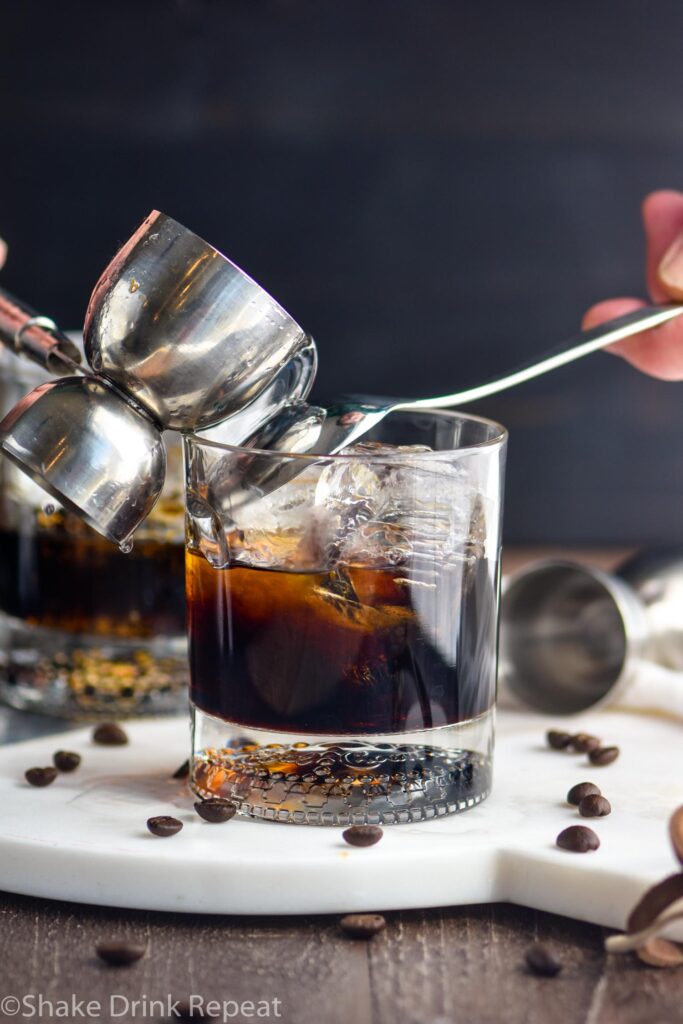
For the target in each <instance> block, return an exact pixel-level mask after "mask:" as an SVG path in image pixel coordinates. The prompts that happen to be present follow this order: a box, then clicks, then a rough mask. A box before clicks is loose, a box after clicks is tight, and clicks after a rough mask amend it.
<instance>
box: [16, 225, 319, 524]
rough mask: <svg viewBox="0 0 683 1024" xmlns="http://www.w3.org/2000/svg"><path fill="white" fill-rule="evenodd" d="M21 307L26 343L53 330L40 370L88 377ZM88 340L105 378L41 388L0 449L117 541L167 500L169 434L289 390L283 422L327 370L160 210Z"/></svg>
mask: <svg viewBox="0 0 683 1024" xmlns="http://www.w3.org/2000/svg"><path fill="white" fill-rule="evenodd" d="M16 308H17V316H16V318H15V319H16V323H17V329H16V332H15V340H16V339H19V340H20V341H21V342H22V346H23V347H24V348H25V347H26V345H27V344H28V342H29V341H30V340H31V338H32V333H33V334H35V335H36V336H37V335H38V334H39V332H42V333H41V334H40V337H37V342H38V345H37V349H38V352H37V354H38V356H39V361H41V362H42V363H43V365H48V364H49V365H50V368H52V369H55V370H56V369H57V368H58V366H61V365H64V364H65V365H66V366H67V368H69V369H71V370H72V372H73V371H76V372H78V367H77V366H76V365H75V363H74V362H71V361H70V359H69V357H70V356H71V355H72V354H73V353H71V352H70V351H67V350H66V349H65V348H64V344H63V336H61V335H57V336H56V328H55V327H54V325H51V324H49V323H48V322H47V321H44V322H43V326H42V327H41V326H40V321H42V319H43V318H37V319H36V318H28V319H30V320H32V322H31V323H28V322H27V316H26V314H25V313H24V314H23V321H22V310H21V308H20V307H18V306H17V307H16ZM1 312H2V310H0V313H1ZM8 322H9V321H8ZM22 323H23V326H21V325H22ZM46 324H47V325H48V329H47V330H46V328H45V325H46ZM6 333H7V331H5V334H6ZM84 337H85V351H86V355H87V358H88V361H89V363H90V366H91V367H92V370H93V371H94V373H92V374H89V373H83V372H81V375H79V376H71V377H67V378H63V379H60V380H57V381H54V382H49V383H47V384H43V385H41V386H40V387H38V388H36V389H35V390H34V391H32V392H31V393H30V394H29V395H27V396H26V397H25V398H24V399H23V400H22V401H21V402H19V404H18V405H17V406H15V408H14V409H13V410H12V411H11V412H10V413H9V414H8V415H7V416H6V417H5V419H4V420H3V422H2V424H0V447H1V448H2V450H3V451H4V453H5V454H6V455H8V456H9V458H10V459H12V460H14V461H15V462H16V463H17V464H18V465H19V466H20V468H22V469H23V470H24V471H25V472H27V473H29V475H31V476H32V477H33V479H34V480H36V482H37V483H38V484H39V485H40V486H41V487H43V488H44V489H45V490H47V491H48V492H49V493H50V494H52V495H53V496H54V497H55V498H57V500H58V501H60V502H61V503H62V504H64V505H65V506H66V507H67V508H69V509H71V510H73V511H75V512H77V513H78V514H79V515H80V516H81V517H82V518H84V519H85V520H86V521H87V522H88V523H90V525H91V526H93V527H94V528H95V529H96V530H98V531H99V532H100V533H102V534H104V536H106V537H108V538H109V539H110V540H112V541H114V542H115V543H117V544H125V543H126V542H127V541H128V539H129V537H130V536H131V534H132V533H133V532H134V530H135V529H136V527H137V526H138V525H139V524H140V523H141V522H142V520H143V519H145V517H146V516H147V515H148V514H149V512H150V511H151V509H152V507H153V505H154V503H155V502H156V500H157V498H158V496H159V493H160V491H161V488H162V486H163V482H164V477H165V471H166V465H165V454H164V447H163V444H162V440H161V435H162V431H163V430H165V429H171V430H201V429H202V428H204V427H208V426H210V425H212V424H214V423H217V422H219V421H223V420H225V419H226V418H228V417H231V416H233V415H234V414H237V413H239V412H240V411H242V410H245V409H247V408H248V407H249V406H250V405H251V404H252V403H254V402H256V400H257V399H258V400H261V402H260V404H263V401H262V400H263V398H264V396H266V394H270V395H273V396H275V392H276V390H277V388H276V386H275V385H274V382H278V381H279V382H280V384H281V385H282V386H281V387H280V392H281V391H282V389H283V388H284V391H285V394H284V395H281V394H280V395H279V396H278V401H275V402H274V404H273V406H272V408H270V409H269V410H268V413H272V412H273V411H274V410H275V409H277V407H278V405H280V404H282V402H283V401H284V400H288V399H303V398H305V397H306V395H307V394H308V391H309V390H310V387H311V386H312V383H313V379H314V376H315V369H316V362H317V361H316V352H315V346H314V344H313V342H312V340H311V339H310V338H309V337H308V336H307V335H306V334H305V333H304V331H303V330H302V328H301V327H300V326H299V325H298V324H297V323H296V322H295V321H294V320H293V319H292V318H291V317H290V316H289V315H288V314H287V313H286V312H285V310H284V309H282V307H281V306H280V305H279V304H278V303H277V302H276V301H275V300H274V299H273V298H271V296H270V295H269V294H268V293H267V292H266V291H264V289H263V288H261V287H260V286H259V285H258V284H256V282H255V281H253V280H252V279H251V278H250V277H248V276H247V274H245V273H244V272H243V271H242V270H240V269H239V268H238V267H236V266H235V265H234V264H233V263H231V262H230V261H229V260H228V259H226V257H225V256H223V255H222V254H221V253H220V252H218V251H217V250H216V249H214V248H213V247H212V246H210V245H208V243H206V242H205V241H203V239H201V238H199V237H198V236H197V235H195V234H193V233H192V232H191V231H188V230H187V229H186V228H184V227H183V226H182V225H180V224H178V223H177V222H176V221H174V220H172V219H171V218H170V217H167V216H165V215H164V214H162V213H158V212H156V211H155V212H153V213H152V214H150V216H149V217H147V219H146V220H145V221H144V222H143V224H142V225H141V226H140V227H139V228H138V230H137V231H136V232H135V234H134V235H133V236H132V237H131V239H130V240H129V241H128V242H127V243H126V244H125V245H124V246H123V248H122V249H121V250H120V251H119V252H118V253H117V254H116V256H115V257H114V259H113V260H112V261H111V263H110V264H109V266H108V267H107V268H106V270H105V271H104V273H103V274H102V276H101V278H100V280H99V281H98V283H97V285H96V286H95V289H94V291H93V293H92V297H91V300H90V304H89V306H88V311H87V314H86V319H85V329H84ZM6 340H7V339H6V338H5V341H6ZM15 347H16V346H15ZM55 350H56V351H55ZM65 351H66V358H65V356H64V352H65Z"/></svg>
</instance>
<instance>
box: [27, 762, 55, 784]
mask: <svg viewBox="0 0 683 1024" xmlns="http://www.w3.org/2000/svg"><path fill="white" fill-rule="evenodd" d="M24 778H25V779H26V781H27V782H28V784H29V786H49V785H51V784H52V783H53V782H54V781H55V779H56V778H57V769H56V768H52V767H49V768H29V769H28V771H26V772H24Z"/></svg>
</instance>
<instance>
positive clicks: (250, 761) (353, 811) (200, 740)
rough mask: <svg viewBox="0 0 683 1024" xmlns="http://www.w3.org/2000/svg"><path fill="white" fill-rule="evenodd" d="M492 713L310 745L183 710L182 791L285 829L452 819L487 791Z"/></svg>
mask: <svg viewBox="0 0 683 1024" xmlns="http://www.w3.org/2000/svg"><path fill="white" fill-rule="evenodd" d="M494 718H495V712H494V710H493V709H492V710H491V711H488V712H487V713H486V714H485V715H482V716H481V717H480V718H476V719H473V720H471V721H468V722H461V723H458V724H457V725H448V726H442V727H441V728H438V729H429V730H426V731H424V732H419V733H418V732H415V733H400V734H394V735H374V736H365V737H363V736H353V737H349V736H327V735H325V736H312V735H302V734H299V733H286V732H283V733H273V732H265V731H263V730H260V729H251V728H249V729H245V728H244V727H243V726H240V725H239V724H237V723H234V722H226V721H223V719H220V718H216V717H214V716H213V715H209V714H207V713H206V712H204V711H202V710H200V709H199V708H197V707H194V706H192V735H193V759H192V768H191V785H192V789H193V790H194V792H195V793H196V794H197V795H198V796H200V797H201V798H203V799H207V798H209V797H222V798H225V799H228V800H232V801H233V802H234V803H235V804H236V805H237V808H238V812H239V813H240V814H243V815H246V816H248V817H251V818H261V819H263V820H265V821H279V822H283V823H287V824H294V825H337V826H339V825H344V826H345V825H364V824H370V825H395V824H401V823H408V822H415V821H424V820H427V819H431V818H440V817H444V816H445V815H447V814H457V813H459V812H460V811H466V810H468V809H469V808H470V807H474V806H475V805H476V804H478V803H480V802H481V801H482V800H484V799H485V798H486V797H487V796H488V794H489V792H490V789H491V773H492V752H493V731H494Z"/></svg>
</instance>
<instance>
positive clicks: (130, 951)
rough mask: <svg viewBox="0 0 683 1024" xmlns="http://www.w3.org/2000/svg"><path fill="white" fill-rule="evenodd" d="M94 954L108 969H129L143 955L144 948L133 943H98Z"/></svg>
mask: <svg viewBox="0 0 683 1024" xmlns="http://www.w3.org/2000/svg"><path fill="white" fill-rule="evenodd" d="M96 952H97V955H98V957H99V958H100V960H104V962H105V964H109V966H110V967H130V965H131V964H134V963H135V961H136V960H140V959H141V958H142V957H143V956H144V955H145V947H144V946H138V945H136V944H135V943H134V942H118V941H115V942H100V943H98V945H97V946H96Z"/></svg>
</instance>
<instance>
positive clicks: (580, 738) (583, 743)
mask: <svg viewBox="0 0 683 1024" xmlns="http://www.w3.org/2000/svg"><path fill="white" fill-rule="evenodd" d="M569 746H570V747H571V749H572V750H573V751H575V753H577V754H588V753H589V752H590V751H591V750H597V749H598V747H599V746H600V740H599V739H598V737H597V736H591V735H590V733H587V732H577V733H576V734H575V735H574V736H572V738H571V740H570V742H569Z"/></svg>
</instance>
